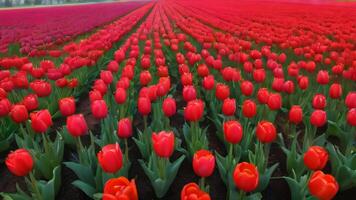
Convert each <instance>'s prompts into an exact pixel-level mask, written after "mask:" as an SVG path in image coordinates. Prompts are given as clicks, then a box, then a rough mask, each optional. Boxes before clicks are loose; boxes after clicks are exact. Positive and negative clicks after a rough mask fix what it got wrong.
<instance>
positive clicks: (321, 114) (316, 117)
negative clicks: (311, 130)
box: [310, 110, 326, 127]
mask: <svg viewBox="0 0 356 200" xmlns="http://www.w3.org/2000/svg"><path fill="white" fill-rule="evenodd" d="M310 123H311V124H312V125H313V126H316V127H321V126H323V125H324V124H325V123H326V112H325V111H323V110H315V111H314V112H312V114H311V116H310Z"/></svg>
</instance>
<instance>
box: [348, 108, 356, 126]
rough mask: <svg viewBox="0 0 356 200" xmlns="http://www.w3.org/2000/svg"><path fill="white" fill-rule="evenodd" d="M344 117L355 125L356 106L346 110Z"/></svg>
mask: <svg viewBox="0 0 356 200" xmlns="http://www.w3.org/2000/svg"><path fill="white" fill-rule="evenodd" d="M346 119H347V123H349V124H350V125H351V126H356V108H352V109H350V110H349V111H348V112H347V116H346Z"/></svg>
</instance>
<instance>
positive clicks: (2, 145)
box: [0, 133, 14, 153]
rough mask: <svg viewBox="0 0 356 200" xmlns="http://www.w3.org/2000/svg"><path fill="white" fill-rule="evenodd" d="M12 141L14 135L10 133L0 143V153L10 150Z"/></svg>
mask: <svg viewBox="0 0 356 200" xmlns="http://www.w3.org/2000/svg"><path fill="white" fill-rule="evenodd" d="M13 139H14V133H11V134H9V136H8V137H7V138H5V139H3V140H1V141H0V153H1V152H3V151H6V150H7V149H9V148H10V145H11V142H12V141H13Z"/></svg>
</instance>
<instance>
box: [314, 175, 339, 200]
mask: <svg viewBox="0 0 356 200" xmlns="http://www.w3.org/2000/svg"><path fill="white" fill-rule="evenodd" d="M308 188H309V192H310V194H311V195H313V196H315V197H317V198H318V199H320V200H331V199H332V198H333V197H334V196H335V195H336V193H337V191H338V190H339V184H338V183H337V181H336V180H335V178H334V177H333V176H332V175H329V174H324V173H323V172H322V171H316V172H314V173H313V174H312V175H311V177H310V179H309V182H308Z"/></svg>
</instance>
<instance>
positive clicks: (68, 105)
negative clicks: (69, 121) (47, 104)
mask: <svg viewBox="0 0 356 200" xmlns="http://www.w3.org/2000/svg"><path fill="white" fill-rule="evenodd" d="M59 110H60V111H61V114H62V115H63V116H69V115H73V114H74V113H75V100H74V98H73V97H66V98H63V99H61V100H59Z"/></svg>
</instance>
